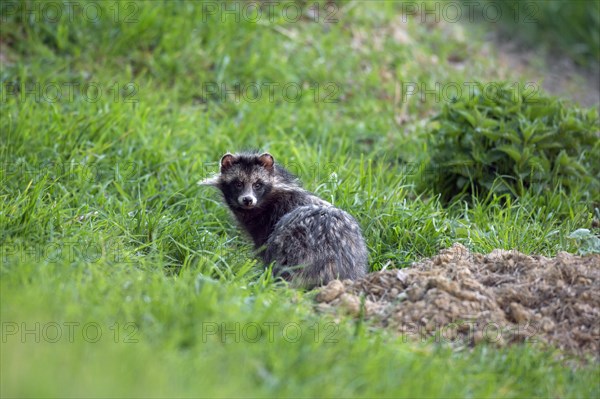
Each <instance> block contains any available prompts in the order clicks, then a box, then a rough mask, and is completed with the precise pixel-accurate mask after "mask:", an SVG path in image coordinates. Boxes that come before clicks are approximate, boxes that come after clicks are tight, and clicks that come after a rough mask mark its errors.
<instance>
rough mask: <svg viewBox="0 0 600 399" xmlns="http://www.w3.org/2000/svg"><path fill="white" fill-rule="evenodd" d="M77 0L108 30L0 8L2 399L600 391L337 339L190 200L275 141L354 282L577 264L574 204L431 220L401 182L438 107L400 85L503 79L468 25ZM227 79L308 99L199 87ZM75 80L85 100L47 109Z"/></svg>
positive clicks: (592, 384) (553, 370)
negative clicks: (337, 218) (269, 17)
mask: <svg viewBox="0 0 600 399" xmlns="http://www.w3.org/2000/svg"><path fill="white" fill-rule="evenodd" d="M3 4H4V3H3ZM15 4H18V5H19V6H21V7H31V6H32V4H38V3H33V2H23V3H15ZM92 4H100V5H101V6H102V7H104V8H102V10H104V13H103V16H104V17H103V18H99V19H96V20H93V21H91V20H88V19H85V18H82V17H80V18H79V19H77V18H75V21H74V22H70V21H69V20H68V19H66V18H62V19H60V20H59V21H58V22H57V23H52V22H50V21H47V20H43V19H41V20H35V21H33V22H32V21H30V20H28V19H27V18H22V14H20V13H17V14H15V15H13V14H11V15H8V14H3V18H5V19H3V21H2V22H3V23H2V28H1V29H2V32H1V36H0V41H1V42H2V43H3V47H2V54H3V58H4V59H5V60H6V61H5V62H4V61H3V64H2V70H1V79H2V82H3V86H2V90H3V93H2V95H3V97H2V102H1V103H0V107H1V109H0V158H1V159H2V169H1V171H2V176H1V184H0V243H1V249H2V253H1V255H2V258H1V259H2V261H1V262H2V263H1V269H0V273H1V274H0V276H1V281H0V288H1V295H2V301H1V308H0V309H1V319H2V344H1V346H2V347H1V363H0V365H1V370H2V372H1V384H0V385H1V386H2V388H1V391H0V392H1V395H2V396H3V397H17V396H19V397H23V396H29V397H32V396H35V397H41V396H43V397H90V396H96V397H101V396H102V397H106V396H118V397H124V396H137V397H148V396H155V397H159V396H160V397H165V396H173V397H175V396H178V397H179V396H190V397H217V396H218V397H233V396H235V397H242V396H274V397H285V396H295V397H309V396H310V397H312V396H339V397H351V396H362V397H366V396H384V397H398V396H406V397H415V396H440V397H486V396H487V397H492V396H493V397H496V396H502V397H523V396H556V397H563V396H566V397H597V396H598V395H599V394H600V388H599V387H598V382H597V381H598V380H599V378H600V369H599V367H598V366H597V363H594V362H592V363H589V364H587V365H579V366H577V367H575V366H570V367H565V361H564V360H560V358H559V357H557V356H556V353H555V352H553V351H552V350H550V349H546V350H541V349H539V348H536V347H528V346H523V347H514V348H510V349H496V348H493V347H479V348H476V349H474V350H463V351H453V350H452V349H451V348H449V347H448V346H446V345H441V346H440V345H436V344H431V343H424V344H419V343H405V342H402V341H401V339H400V338H398V337H394V336H393V335H390V334H389V333H387V332H385V331H373V330H372V329H370V328H369V326H368V325H366V324H364V323H360V322H359V323H357V322H356V321H354V320H351V319H346V318H342V319H340V320H336V323H333V324H332V321H333V320H331V319H329V318H328V317H324V316H320V315H318V314H316V313H315V312H314V311H313V301H312V297H313V296H314V293H310V292H309V293H305V292H299V291H295V290H292V289H289V288H287V287H285V286H283V285H281V284H280V283H278V282H274V281H273V280H272V279H271V278H270V276H269V273H268V271H264V270H263V268H262V267H261V265H259V264H258V263H257V262H256V261H255V260H254V258H253V256H252V249H251V247H250V245H249V244H248V241H247V240H246V239H245V238H244V237H243V236H242V235H241V233H240V232H239V231H238V230H237V229H236V227H235V225H234V223H233V222H232V220H231V218H230V217H229V215H228V213H227V211H226V209H225V208H224V207H223V206H222V205H220V204H219V199H218V195H217V194H216V193H214V192H212V191H210V190H208V189H204V188H201V187H199V186H197V185H196V182H197V181H199V180H201V179H202V178H203V177H205V176H206V175H207V173H212V172H214V171H216V162H217V161H218V159H219V157H220V156H221V155H222V154H223V153H224V152H226V151H228V150H229V151H235V150H239V149H243V148H253V147H254V148H262V149H266V150H269V151H270V152H271V153H272V154H273V155H274V156H275V158H276V160H279V161H280V162H282V163H283V164H284V165H286V166H288V167H290V169H291V170H292V171H294V172H296V173H297V174H298V175H299V176H300V177H301V178H302V180H303V181H304V182H305V185H306V186H307V187H308V188H309V189H311V190H313V191H315V192H316V193H318V194H319V195H321V196H322V197H324V198H325V199H327V200H330V201H332V202H334V203H335V204H336V205H338V206H340V207H342V208H344V209H346V210H347V211H349V212H350V213H352V214H353V215H355V216H356V218H357V219H358V220H359V222H360V224H361V225H362V226H363V229H364V233H365V237H366V240H367V243H368V246H369V250H370V265H371V268H372V270H379V269H381V268H383V267H388V268H389V267H404V266H408V265H409V264H410V262H412V261H415V260H418V259H421V258H422V257H425V256H431V255H433V254H435V253H437V252H438V251H439V249H440V248H443V247H446V246H449V245H451V243H453V242H462V243H463V244H465V245H466V246H468V247H469V248H471V249H473V250H475V251H480V252H487V251H490V250H491V249H493V248H504V249H512V248H517V249H519V250H521V251H523V252H525V253H541V254H544V255H548V256H551V255H554V254H556V253H557V252H558V251H562V250H564V251H569V252H575V251H577V249H578V248H577V241H575V240H572V239H568V238H567V236H568V235H569V234H570V233H571V232H573V231H574V230H576V229H578V228H590V226H591V221H592V217H593V208H594V206H595V205H596V206H597V204H593V203H590V202H589V200H588V197H586V196H585V195H584V194H583V192H584V191H585V190H583V189H581V190H577V189H574V190H572V191H571V192H570V193H569V194H568V195H567V194H565V193H562V192H560V191H554V192H551V193H545V194H543V195H536V194H534V193H527V192H526V193H525V195H524V196H522V197H520V198H518V199H511V198H509V197H493V196H490V198H484V199H479V200H475V201H474V202H473V203H469V204H467V203H463V202H455V203H451V204H449V205H447V206H443V205H442V204H441V203H440V202H439V201H438V200H437V199H436V196H435V195H433V193H431V192H421V191H418V189H417V188H416V187H418V186H419V184H418V183H419V179H420V177H419V176H420V173H419V168H420V167H421V165H422V164H423V162H424V161H425V160H426V158H427V157H426V154H427V150H428V149H427V137H426V133H427V132H426V124H425V123H424V121H426V119H427V118H428V117H429V116H431V115H433V114H435V113H436V112H439V110H440V109H441V107H442V105H443V102H444V100H443V98H442V99H440V100H436V98H434V97H433V96H427V97H425V98H422V99H421V98H420V96H419V95H413V96H410V95H404V94H406V92H403V90H402V89H403V86H402V83H416V84H425V85H426V87H427V88H428V89H431V88H432V87H434V85H435V82H445V83H448V82H457V83H458V84H463V83H464V82H471V81H474V80H481V81H494V80H497V79H498V78H499V76H500V75H503V77H504V78H506V74H507V73H510V72H507V71H498V70H497V68H496V67H495V58H494V56H493V54H492V55H490V56H481V55H478V54H480V53H481V51H482V49H484V48H485V44H484V43H483V42H480V41H478V40H474V39H472V38H471V35H468V37H469V39H466V38H465V37H466V36H467V35H466V34H465V32H466V29H478V28H477V27H476V26H468V27H465V26H462V25H459V24H447V23H445V24H444V23H440V24H438V25H435V26H433V27H428V26H426V25H425V24H421V23H419V22H418V21H415V20H414V19H411V20H409V22H408V23H406V24H402V23H399V22H398V21H399V19H398V18H399V11H400V5H399V3H394V2H381V3H379V4H378V7H373V6H370V5H368V4H366V3H361V2H344V3H338V8H337V9H336V11H335V17H336V18H337V19H338V20H339V21H338V23H336V24H328V23H314V22H311V21H309V20H307V19H304V20H301V21H298V22H289V21H286V19H285V18H283V17H282V14H281V12H280V11H276V12H275V16H276V18H274V19H273V21H272V22H269V21H264V20H263V21H262V22H260V23H251V22H248V21H244V20H242V21H240V22H236V21H235V20H234V19H233V18H228V19H226V20H225V21H224V22H223V21H222V20H221V19H220V16H219V15H214V16H211V15H207V13H206V10H204V12H203V9H202V7H201V3H196V2H186V3H177V4H174V3H172V2H165V3H157V2H136V3H131V4H133V5H134V7H133V8H132V9H131V10H128V9H126V8H125V7H126V5H127V4H129V3H121V5H120V7H121V8H120V12H121V14H119V18H117V19H118V20H117V21H115V16H114V14H113V12H114V10H111V9H109V7H110V5H111V4H112V3H92ZM320 7H321V17H320V18H321V19H323V18H324V14H326V12H325V11H323V10H324V4H323V3H321V6H320ZM278 10H279V9H278ZM128 11H134V18H135V20H136V21H137V22H134V21H129V20H126V19H125V17H124V16H123V14H127V12H128ZM474 37H481V36H477V35H476V36H474ZM457 57H458V58H460V57H462V59H463V60H468V61H467V62H464V64H463V65H462V66H461V67H460V68H459V67H457V66H456V63H455V61H452V62H451V61H449V60H456V59H457ZM514 79H515V81H516V80H517V79H518V77H514ZM236 82H237V83H241V84H246V85H247V84H249V83H256V82H258V83H265V82H267V83H268V82H275V83H279V84H280V86H284V85H285V84H288V83H293V84H298V85H299V86H300V87H303V88H304V89H303V91H302V93H303V95H302V97H301V98H300V99H298V101H296V102H291V101H286V99H285V97H284V96H283V94H282V93H281V92H279V91H275V95H274V98H273V100H272V101H271V100H270V99H269V97H268V95H266V94H265V95H263V96H262V97H261V98H260V99H259V100H258V101H256V102H252V101H250V100H249V99H248V98H249V97H245V98H243V99H242V101H239V102H235V101H233V99H232V98H231V96H232V94H229V95H228V96H229V97H224V96H223V95H221V93H217V95H215V94H214V93H213V94H212V95H210V93H207V92H206V90H204V91H203V84H212V83H216V84H218V85H220V84H226V85H227V86H228V87H233V85H234V84H235V83H236ZM73 83H78V84H80V85H84V84H88V85H89V84H92V86H94V85H95V86H96V87H100V88H101V89H102V94H101V95H100V96H99V98H98V100H97V101H90V98H89V97H86V96H85V95H83V94H81V93H79V92H78V91H77V90H75V93H74V95H73V96H72V97H68V96H66V95H65V96H64V97H63V98H62V99H60V100H57V101H43V100H44V98H46V99H47V98H48V97H49V96H51V92H50V91H48V90H51V89H52V88H51V85H52V84H58V85H60V86H62V87H63V93H66V90H67V89H66V88H65V87H68V86H65V84H67V85H68V84H73ZM130 83H132V84H133V85H132V86H128V84H130ZM317 84H318V87H319V93H318V95H317V94H316V89H315V87H317ZM13 86H17V87H19V86H20V87H21V89H22V90H25V89H27V90H29V91H22V92H21V93H17V94H15V93H14V92H13V91H12V87H13ZM9 87H10V88H11V90H8V88H9ZM204 87H208V86H204ZM38 88H39V89H38ZM332 89H333V90H334V94H333V97H331V98H327V96H328V95H329V93H330V92H329V90H332ZM38 94H39V98H38V100H40V101H36V96H38ZM91 95H92V94H89V96H91ZM315 95H317V97H316V101H315ZM332 98H333V99H335V100H336V101H335V102H331V101H329V100H330V99H332ZM133 100H135V101H133ZM426 172H427V171H426ZM429 173H435V171H429ZM36 323H38V324H36ZM54 323H56V324H54ZM65 323H68V324H65ZM70 323H78V324H70ZM89 323H96V324H89ZM128 323H131V324H128ZM37 326H39V327H37ZM57 326H58V327H60V331H61V335H60V336H59V337H57V336H56V331H57ZM84 326H85V327H86V328H87V330H85V334H84V332H83V327H84ZM36 328H37V330H36ZM70 328H72V329H73V330H69V329H70ZM17 329H18V330H17ZM24 329H27V330H28V331H29V330H32V332H27V331H26V332H25V335H23V331H24ZM70 331H71V332H72V333H73V335H70V334H69V332H70ZM97 331H100V332H101V333H102V335H101V336H100V337H98V336H97V334H96V332H97ZM259 331H260V334H259ZM297 332H301V333H302V334H301V336H300V337H296V336H295V335H294V333H297ZM13 333H14V334H13ZM257 334H258V335H257ZM56 338H58V339H56ZM255 338H256V339H255ZM96 339H97V342H93V341H95V340H96ZM54 340H57V341H58V342H56V343H53V342H51V341H54ZM36 341H39V342H36ZM115 341H116V342H115ZM129 341H133V342H129Z"/></svg>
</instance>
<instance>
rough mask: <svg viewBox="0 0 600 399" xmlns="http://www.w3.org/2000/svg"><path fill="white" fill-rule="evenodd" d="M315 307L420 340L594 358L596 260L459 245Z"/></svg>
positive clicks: (599, 336)
mask: <svg viewBox="0 0 600 399" xmlns="http://www.w3.org/2000/svg"><path fill="white" fill-rule="evenodd" d="M316 300H317V302H319V303H318V305H317V309H318V310H319V311H322V312H331V313H338V312H344V313H349V314H351V315H354V316H356V317H364V318H366V319H368V320H370V321H371V322H372V325H375V326H379V327H386V328H389V329H392V330H394V331H397V332H399V333H402V334H404V336H405V337H414V338H417V339H432V337H433V338H434V339H435V340H442V341H445V342H450V343H455V344H468V345H473V344H476V343H479V342H482V341H485V342H491V343H496V344H497V345H505V344H509V343H514V342H541V343H547V344H550V345H553V346H556V347H558V348H560V349H562V350H565V351H567V352H570V353H575V354H578V355H585V354H591V355H592V356H595V357H599V353H598V351H599V349H600V255H592V256H585V257H580V256H575V255H571V254H568V253H565V252H561V253H559V254H558V255H557V256H556V257H555V258H546V257H543V256H527V255H524V254H522V253H519V252H516V251H503V250H494V251H492V252H491V253H489V254H488V255H482V254H477V253H471V252H469V250H467V248H465V247H464V246H462V245H460V244H454V246H453V247H452V248H449V249H446V250H442V251H441V252H440V254H439V255H437V256H434V257H433V258H431V259H427V260H425V261H422V262H418V263H414V264H413V265H412V267H410V268H406V269H399V270H386V271H380V272H375V273H370V274H369V275H367V276H366V277H364V278H363V279H361V280H357V281H350V280H344V281H339V280H335V281H332V282H330V283H329V284H328V285H327V286H326V287H323V288H322V289H321V290H320V292H319V293H318V294H317V297H316Z"/></svg>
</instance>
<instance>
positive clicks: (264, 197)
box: [201, 153, 367, 288]
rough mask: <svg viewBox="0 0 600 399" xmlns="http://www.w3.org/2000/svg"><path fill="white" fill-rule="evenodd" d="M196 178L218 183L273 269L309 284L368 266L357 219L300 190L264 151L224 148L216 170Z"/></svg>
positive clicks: (359, 273)
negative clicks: (237, 151)
mask: <svg viewBox="0 0 600 399" xmlns="http://www.w3.org/2000/svg"><path fill="white" fill-rule="evenodd" d="M201 184H204V185H211V186H215V187H217V188H218V189H219V190H220V191H221V193H222V194H223V199H224V200H225V203H226V204H227V206H228V207H229V209H230V210H231V212H232V213H233V215H234V216H235V218H236V219H237V221H238V223H239V224H240V226H241V227H242V229H243V230H245V231H246V233H248V235H249V236H250V237H251V238H252V240H253V241H254V245H255V247H256V248H257V249H258V252H259V255H260V257H261V258H262V260H263V261H264V262H265V264H271V263H273V273H274V274H275V275H276V276H279V277H282V278H284V279H286V280H288V281H291V282H292V284H293V285H294V286H298V287H304V288H312V287H315V286H319V285H323V284H326V283H327V282H329V281H331V280H333V279H357V278H359V277H361V276H364V275H365V274H366V271H367V249H366V246H365V242H364V239H363V236H362V233H361V230H360V227H359V225H358V223H357V222H356V220H355V219H354V218H353V217H352V216H350V215H349V214H348V213H346V212H344V211H343V210H341V209H338V208H335V207H334V206H332V205H331V204H330V203H328V202H327V201H324V200H322V199H320V198H319V197H317V196H315V195H314V194H312V193H310V192H308V191H306V190H304V189H303V188H302V186H301V185H300V182H299V181H298V179H297V178H296V177H295V176H293V175H292V174H290V173H289V172H288V171H286V170H285V169H284V168H282V167H281V166H279V165H278V164H276V163H275V161H274V159H273V157H272V156H271V155H270V154H268V153H263V154H259V153H241V154H235V155H233V154H229V153H228V154H225V155H224V156H223V157H222V158H221V172H220V174H218V175H217V176H215V177H213V178H211V179H207V180H205V181H203V182H201Z"/></svg>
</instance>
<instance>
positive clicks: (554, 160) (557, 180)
mask: <svg viewBox="0 0 600 399" xmlns="http://www.w3.org/2000/svg"><path fill="white" fill-rule="evenodd" d="M491 89H493V90H491ZM473 94H474V95H472V96H470V97H469V98H460V99H458V100H455V101H454V102H452V103H449V104H447V105H445V106H444V108H443V109H442V111H441V113H440V114H438V115H437V116H436V117H434V118H433V120H432V123H431V130H430V134H429V137H428V139H429V156H430V161H429V167H428V168H426V171H427V172H428V173H427V174H425V176H424V177H425V178H424V179H423V181H424V182H425V183H426V184H427V186H428V187H431V188H433V190H434V191H435V192H437V193H440V194H441V196H442V199H444V200H446V201H447V200H449V199H451V198H454V197H456V196H459V195H461V194H465V193H470V194H473V195H487V194H489V193H490V192H491V193H495V194H504V193H510V194H512V195H514V196H520V195H522V194H523V192H524V191H525V190H529V189H533V190H534V192H541V191H545V190H555V189H557V188H559V189H565V190H567V191H568V190H569V189H572V188H573V186H574V185H580V184H581V185H583V187H585V190H586V191H587V192H588V194H589V195H591V196H595V197H596V198H593V199H595V200H597V196H598V194H597V193H598V192H599V189H600V183H599V179H598V177H599V174H600V163H599V162H598V159H597V154H598V153H600V151H599V150H600V136H599V131H600V130H599V122H598V111H597V110H595V109H589V110H585V109H580V108H577V107H575V106H572V105H570V104H568V103H566V102H564V101H562V100H559V99H556V98H552V97H546V96H543V95H535V96H534V95H533V93H532V90H531V89H530V88H528V87H527V86H526V85H518V86H517V85H515V84H508V83H499V84H494V85H490V84H488V85H483V84H478V85H477V89H475V90H474V91H473Z"/></svg>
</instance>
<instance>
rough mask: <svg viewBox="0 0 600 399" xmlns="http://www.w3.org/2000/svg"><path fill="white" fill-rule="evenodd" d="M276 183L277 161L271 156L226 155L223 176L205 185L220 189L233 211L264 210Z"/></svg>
mask: <svg viewBox="0 0 600 399" xmlns="http://www.w3.org/2000/svg"><path fill="white" fill-rule="evenodd" d="M274 182H275V160H274V159H273V156H272V155H271V154H269V153H266V152H265V153H263V154H260V155H259V154H236V155H233V154H229V153H227V154H225V155H223V157H222V158H221V173H220V174H219V175H218V176H216V177H215V178H212V179H208V180H205V181H204V182H202V183H201V184H206V185H212V186H216V187H217V188H218V189H219V190H221V192H222V193H223V196H224V197H225V201H226V202H227V205H229V206H230V207H231V208H232V209H237V210H242V209H243V210H251V209H254V208H257V207H260V205H261V203H262V201H263V200H264V199H265V198H266V197H267V196H268V195H269V193H270V192H271V190H272V188H273V184H274Z"/></svg>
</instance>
